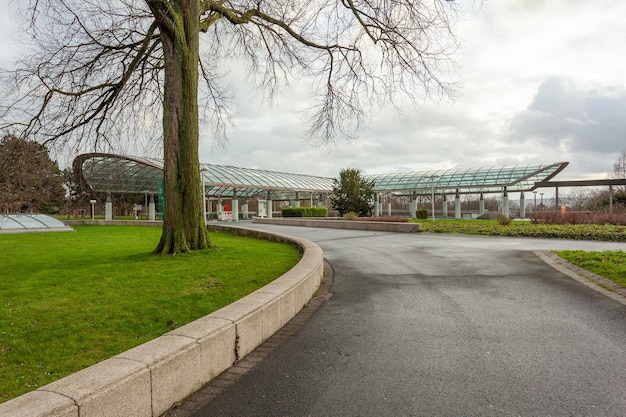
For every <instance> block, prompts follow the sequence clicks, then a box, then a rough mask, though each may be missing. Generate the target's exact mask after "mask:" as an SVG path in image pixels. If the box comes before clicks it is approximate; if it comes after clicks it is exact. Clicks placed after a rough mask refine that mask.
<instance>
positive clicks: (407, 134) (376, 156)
mask: <svg viewBox="0 0 626 417" xmlns="http://www.w3.org/2000/svg"><path fill="white" fill-rule="evenodd" d="M0 1H1V3H0V4H2V5H3V6H2V7H4V8H7V7H8V6H5V5H6V4H7V3H8V1H9V0H0ZM457 3H458V4H459V6H460V7H462V8H464V9H465V10H464V12H463V13H462V17H463V20H462V21H460V22H459V23H458V25H457V30H458V33H459V36H460V38H461V40H462V42H463V47H462V49H461V51H459V53H458V55H457V56H456V60H457V62H458V64H459V69H458V74H457V75H458V77H457V78H460V79H461V80H462V81H463V84H464V86H463V88H462V89H461V90H460V91H459V97H458V99H457V100H456V101H455V102H454V103H453V104H445V103H440V104H433V103H430V102H424V103H422V102H420V103H403V106H402V107H403V112H402V113H400V114H398V113H396V112H395V111H394V110H392V109H390V108H384V109H382V110H379V111H377V112H374V113H370V114H369V120H368V124H367V126H365V127H364V128H363V129H362V130H361V131H360V132H358V134H357V135H356V136H357V137H356V139H355V140H354V141H349V142H345V141H341V142H337V143H335V144H334V145H332V146H329V147H328V148H322V147H319V146H316V145H314V144H312V143H310V142H307V141H305V140H302V139H303V135H304V134H305V132H306V126H305V125H304V123H303V118H302V114H301V113H300V111H301V110H302V109H303V108H305V107H307V105H308V102H307V100H308V96H307V91H308V90H307V88H308V87H307V86H305V85H304V84H303V83H302V82H301V81H299V80H292V81H291V85H290V86H289V87H287V88H285V89H284V90H283V91H282V93H281V94H280V95H278V96H277V97H276V100H275V101H274V103H273V105H272V106H269V105H268V103H266V102H264V101H263V100H262V99H261V98H260V97H259V96H260V93H259V92H258V91H255V90H253V89H252V88H251V86H250V84H249V82H248V80H247V79H246V77H245V73H243V71H241V70H240V69H237V68H236V69H233V70H232V71H231V72H230V74H229V75H228V76H227V81H228V82H229V83H230V84H231V85H233V86H236V89H235V90H234V93H235V100H234V102H233V121H234V127H233V128H232V129H231V130H230V131H229V142H228V143H227V144H226V145H225V147H213V146H212V140H211V131H212V129H211V128H210V126H203V127H202V136H201V143H200V147H201V160H202V161H204V162H209V163H216V164H227V165H235V166H245V167H253V168H262V169H269V170H278V171H288V172H298V173H308V174H313V175H323V176H332V177H334V176H336V175H338V172H339V170H340V169H341V168H346V167H354V168H360V169H361V170H362V171H363V172H366V173H380V172H389V171H406V170H430V169H445V168H469V167H480V166H495V165H501V164H507V165H508V164H522V163H536V162H557V161H569V162H570V165H569V167H568V168H567V169H566V170H565V171H564V172H563V173H562V174H560V176H559V177H560V178H570V179H571V178H590V177H596V178H597V177H603V176H605V175H606V172H608V171H610V169H611V166H612V163H613V162H614V161H615V159H617V157H618V156H619V154H621V152H622V150H624V149H626V117H624V114H626V56H625V55H624V53H623V49H624V47H623V35H624V34H626V19H624V18H623V16H626V2H618V1H608V0H598V1H593V2H592V1H587V0H551V1H541V0H532V1H531V0H525V1H494V0H491V1H488V0H485V1H482V2H481V1H478V0H476V1H474V0H457ZM2 16H3V17H2V19H3V21H2V22H3V23H5V24H4V25H3V27H2V28H0V31H2V32H1V33H2V36H0V39H2V40H3V41H2V42H5V43H4V44H3V45H7V43H6V41H5V39H7V36H8V35H10V33H7V31H13V30H14V29H8V28H10V27H11V26H10V25H9V24H7V22H6V21H4V20H5V19H7V17H6V16H7V15H6V14H3V15H2ZM1 50H2V51H5V50H6V49H5V48H1ZM6 56H7V55H6V54H3V55H0V63H2V64H4V63H5V62H7V61H5V60H3V59H6ZM3 57H4V58H3Z"/></svg>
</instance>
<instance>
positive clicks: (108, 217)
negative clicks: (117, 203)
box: [104, 194, 113, 222]
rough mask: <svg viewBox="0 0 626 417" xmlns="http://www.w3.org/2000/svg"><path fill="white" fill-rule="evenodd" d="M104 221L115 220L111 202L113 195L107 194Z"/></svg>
mask: <svg viewBox="0 0 626 417" xmlns="http://www.w3.org/2000/svg"><path fill="white" fill-rule="evenodd" d="M104 220H106V221H108V222H110V221H111V220H113V202H112V201H111V194H107V200H106V202H105V203H104Z"/></svg>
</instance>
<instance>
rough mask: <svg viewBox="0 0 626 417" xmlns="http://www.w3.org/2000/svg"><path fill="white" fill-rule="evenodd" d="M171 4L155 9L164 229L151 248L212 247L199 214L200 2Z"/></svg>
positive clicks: (161, 250) (169, 250)
mask: <svg viewBox="0 0 626 417" xmlns="http://www.w3.org/2000/svg"><path fill="white" fill-rule="evenodd" d="M169 3H170V6H169V7H168V8H167V12H165V13H164V14H161V15H160V16H159V15H157V13H155V17H157V19H158V21H159V28H160V31H161V40H162V44H163V51H164V55H165V86H164V102H163V143H164V160H165V167H164V168H165V169H164V194H165V195H164V198H165V200H164V201H165V214H164V218H163V233H162V234H161V240H160V242H159V244H158V246H157V248H156V249H155V252H156V253H162V254H176V253H180V252H187V251H190V250H195V249H205V248H208V247H209V246H210V242H209V238H208V235H207V231H206V226H205V220H204V218H203V217H204V214H203V212H204V211H203V207H202V204H204V201H202V183H201V179H200V162H199V154H198V140H199V133H198V132H199V128H198V58H199V30H198V21H199V17H198V0H180V1H176V2H175V1H171V2H169ZM153 11H154V9H153ZM168 14H169V15H168ZM171 14H179V15H177V16H171Z"/></svg>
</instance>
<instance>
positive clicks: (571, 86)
mask: <svg viewBox="0 0 626 417" xmlns="http://www.w3.org/2000/svg"><path fill="white" fill-rule="evenodd" d="M625 115H626V88H624V87H623V86H601V87H595V88H585V87H583V86H580V85H578V84H576V82H574V81H573V80H570V79H566V78H563V77H552V78H549V79H547V80H546V81H544V82H543V83H542V84H541V85H540V86H539V89H538V91H537V94H536V95H535V96H534V98H533V101H532V102H531V103H530V105H529V106H528V109H527V110H525V111H522V112H519V113H517V114H516V115H515V116H514V117H513V118H512V120H511V133H512V137H513V139H514V140H518V141H528V140H535V141H537V142H539V143H541V144H544V145H546V146H561V145H562V146H566V147H567V148H569V149H570V150H571V151H573V152H595V153H607V152H608V153H611V152H615V151H616V150H619V149H621V148H622V147H626V117H625Z"/></svg>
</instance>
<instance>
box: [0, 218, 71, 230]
mask: <svg viewBox="0 0 626 417" xmlns="http://www.w3.org/2000/svg"><path fill="white" fill-rule="evenodd" d="M71 230H73V229H72V228H71V227H69V226H67V225H66V224H65V223H63V222H61V221H59V220H57V219H55V218H54V217H50V216H46V215H45V214H0V234H2V233H28V232H67V231H71Z"/></svg>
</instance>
